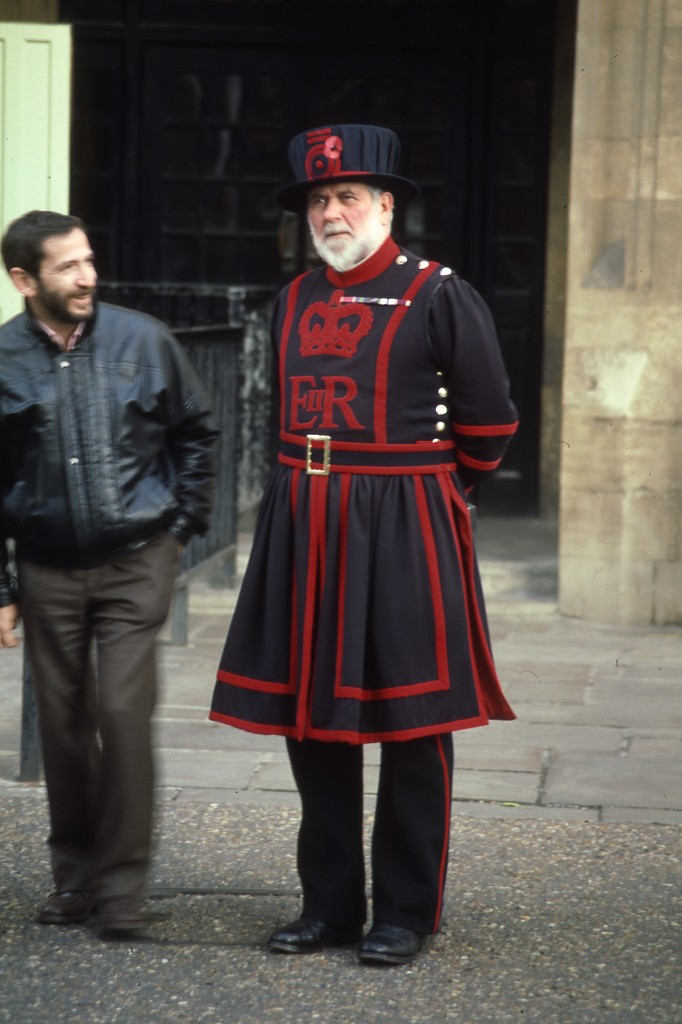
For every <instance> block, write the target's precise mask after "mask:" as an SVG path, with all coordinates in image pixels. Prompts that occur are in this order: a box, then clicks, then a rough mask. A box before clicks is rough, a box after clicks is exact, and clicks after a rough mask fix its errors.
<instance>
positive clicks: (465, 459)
mask: <svg viewBox="0 0 682 1024" xmlns="http://www.w3.org/2000/svg"><path fill="white" fill-rule="evenodd" d="M457 457H458V458H459V461H460V462H461V463H462V465H463V466H468V467H469V469H482V470H491V469H497V467H498V466H499V464H500V463H501V462H502V459H503V456H502V455H500V457H499V459H490V460H487V461H485V462H484V461H483V460H481V459H472V457H471V456H470V455H465V454H464V452H457Z"/></svg>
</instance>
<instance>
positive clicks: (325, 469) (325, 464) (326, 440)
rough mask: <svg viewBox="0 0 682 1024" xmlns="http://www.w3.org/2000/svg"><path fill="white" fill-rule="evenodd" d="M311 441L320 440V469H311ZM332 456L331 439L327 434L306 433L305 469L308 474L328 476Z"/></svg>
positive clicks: (312, 453)
mask: <svg viewBox="0 0 682 1024" xmlns="http://www.w3.org/2000/svg"><path fill="white" fill-rule="evenodd" d="M313 441H321V442H322V445H323V448H322V469H313V455H314V454H315V453H314V452H313ZM331 456H332V439H331V437H330V436H329V434H308V437H307V441H306V449H305V471H306V473H307V474H308V476H329V463H330V462H331Z"/></svg>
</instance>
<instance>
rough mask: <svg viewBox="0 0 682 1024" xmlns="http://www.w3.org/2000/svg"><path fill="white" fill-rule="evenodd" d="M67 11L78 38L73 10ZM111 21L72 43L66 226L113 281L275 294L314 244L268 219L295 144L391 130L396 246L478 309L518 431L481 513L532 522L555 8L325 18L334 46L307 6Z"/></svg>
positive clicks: (282, 221) (207, 6)
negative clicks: (411, 189) (485, 310)
mask: <svg viewBox="0 0 682 1024" xmlns="http://www.w3.org/2000/svg"><path fill="white" fill-rule="evenodd" d="M79 4H80V7H79ZM62 6H63V11H64V14H65V15H68V8H69V7H71V8H72V10H76V8H78V10H79V11H80V17H82V18H84V19H86V16H85V7H84V6H83V4H82V2H81V0H70V2H65V3H63V5H62ZM86 6H88V5H86ZM115 6H117V7H118V8H119V9H120V11H121V12H123V14H124V15H125V16H124V17H123V16H122V17H121V19H120V25H119V26H118V28H116V29H115V28H114V27H113V23H112V22H111V21H110V22H108V23H107V24H104V23H102V24H101V25H98V24H97V23H96V18H94V17H93V16H91V20H89V21H87V20H83V22H82V23H81V24H80V25H76V32H75V37H76V46H75V81H76V83H77V90H76V95H77V96H79V95H80V96H86V97H87V98H86V99H85V100H84V101H83V103H82V105H80V106H78V105H77V107H76V110H75V122H74V172H73V173H74V178H73V208H74V209H75V210H79V209H80V210H83V211H84V214H85V216H86V217H88V218H89V220H90V223H93V224H94V230H95V234H96V235H97V239H98V242H99V245H100V247H103V248H104V250H105V254H106V259H105V266H106V271H107V274H108V275H109V276H110V277H112V278H116V277H118V278H119V279H126V280H133V281H135V280H139V281H149V282H179V283H183V284H195V285H197V286H199V285H202V286H207V285H215V286H218V285H220V284H221V283H228V284H242V285H261V286H267V285H270V286H273V287H274V286H279V285H281V284H282V283H283V281H285V280H288V279H290V277H291V276H292V275H293V274H294V273H295V272H297V271H298V270H300V269H302V268H303V267H304V266H305V265H306V261H307V260H308V259H309V247H308V246H307V245H306V231H305V228H304V227H302V226H300V225H298V224H297V223H296V222H295V220H292V218H291V217H290V216H287V215H282V213H281V211H280V210H279V209H278V207H277V205H276V203H275V200H274V192H275V190H276V188H277V186H278V185H279V184H281V183H282V182H283V181H285V180H288V178H289V170H288V167H287V164H286V146H287V142H288V139H289V138H290V137H291V135H293V134H294V133H295V132H297V131H301V130H303V129H305V128H310V127H313V126H316V125H324V124H333V123H344V122H365V123H377V124H382V125H386V126H388V127H391V128H393V129H394V130H396V131H397V132H398V134H399V135H400V138H401V142H402V149H403V152H402V160H401V171H402V173H404V174H405V175H406V176H408V177H411V178H414V179H415V180H416V181H418V182H419V184H420V185H421V187H422V195H421V197H420V198H419V199H417V200H415V201H413V202H412V203H411V204H409V206H407V207H406V208H405V209H404V210H400V211H398V214H397V217H396V223H395V230H396V235H397V237H398V240H399V241H401V242H402V243H403V244H405V245H407V246H408V247H409V248H411V249H412V250H413V251H415V252H417V253H419V254H423V255H425V256H428V257H430V258H433V259H437V260H441V261H442V262H444V263H446V264H448V265H450V266H452V267H453V268H454V269H456V270H457V272H458V273H460V274H461V276H463V277H465V278H466V279H467V280H469V281H470V282H471V283H472V284H473V285H474V286H475V287H476V288H478V289H479V291H481V293H482V294H483V295H484V297H485V298H486V300H487V301H488V303H489V305H490V306H491V309H492V311H493V314H494V316H495V320H496V323H497V326H498V331H499V334H500V340H501V344H502V348H503V353H504V357H505V361H506V364H507V367H508V370H509V374H510V378H511V383H512V393H513V396H514V399H515V401H516V403H517V405H518V408H519V412H520V417H521V429H520V431H519V434H518V436H517V437H516V438H515V439H514V441H513V443H512V447H511V449H510V451H509V454H508V457H507V459H506V460H505V463H504V466H503V469H502V471H501V472H500V473H499V475H498V476H497V477H496V478H495V480H494V481H491V482H490V483H489V484H486V485H485V488H484V489H481V491H480V493H479V494H478V495H477V498H478V500H479V502H480V503H481V505H482V507H483V509H484V511H490V512H495V513H514V514H515V513H524V514H529V513H530V514H532V513H534V512H535V510H536V505H537V483H538V469H537V467H538V450H539V397H540V379H541V377H540V368H541V355H542V321H543V317H542V311H543V301H544V290H543V285H544V278H543V266H544V255H545V253H544V246H545V220H546V212H545V209H546V188H547V164H548V138H549V93H550V81H551V33H552V9H553V6H554V3H553V0H471V2H468V0H467V2H466V3H453V2H452V0H447V2H444V0H426V3H425V4H422V5H421V6H420V5H415V4H414V2H413V0H365V2H364V3H363V4H358V3H357V2H355V0H346V2H345V3H338V4H333V3H332V4H331V5H330V8H329V10H328V11H327V15H328V17H326V18H325V22H326V21H328V20H329V18H331V21H332V24H333V23H334V11H336V14H337V15H338V18H339V21H338V24H339V26H340V30H339V31H338V32H337V33H336V35H335V34H334V33H330V31H329V29H328V28H326V25H320V24H319V19H318V18H317V15H316V7H315V4H312V3H307V2H306V0H298V2H295V0H270V2H268V3H265V2H261V3H257V2H253V3H251V4H249V3H246V2H242V3H229V4H222V3H221V2H220V0H212V3H205V2H204V3H194V4H188V3H185V2H183V0H175V2H173V3H166V4H165V5H159V4H156V5H155V4H154V3H152V2H147V0H139V2H135V3H125V2H124V0H120V2H119V3H118V4H115ZM91 8H92V5H89V9H90V11H91ZM157 8H158V11H157ZM332 8H334V10H332ZM336 8H338V10H336ZM418 8H419V9H418ZM219 10H220V12H221V14H220V17H218V16H217V14H216V12H218V11H219ZM191 12H194V17H192V13H191ZM420 12H421V13H420ZM162 13H163V21H162V20H161V15H162ZM111 16H112V12H111V11H109V17H110V18H111ZM157 16H158V19H159V20H158V24H155V21H154V18H155V17H157ZM231 17H232V18H233V23H232V24H231V23H230V18H231ZM202 18H203V19H204V21H205V24H204V25H203V27H202V25H201V24H198V21H199V22H200V21H201V19H202ZM358 18H359V19H360V20H359V22H358ZM211 19H213V20H214V22H215V24H214V25H213V26H211V25H210V24H209V22H210V21H211ZM292 19H293V23H292ZM296 19H298V20H296ZM237 23H238V24H237ZM349 23H352V25H353V26H354V30H353V31H348V26H349ZM300 26H303V28H301V29H300V30H299V28H300ZM380 27H381V29H380ZM379 29H380V30H379ZM105 196H106V200H105V199H104V198H103V197H105Z"/></svg>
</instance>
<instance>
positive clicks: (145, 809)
mask: <svg viewBox="0 0 682 1024" xmlns="http://www.w3.org/2000/svg"><path fill="white" fill-rule="evenodd" d="M177 558H178V543H177V541H176V540H175V538H174V537H172V536H171V535H170V534H168V533H166V532H163V533H159V534H157V535H156V536H155V537H153V538H152V540H151V541H150V542H149V543H148V544H146V545H145V546H144V547H143V548H140V550H139V551H135V552H134V553H133V554H131V555H128V556H126V557H124V558H121V559H119V560H118V561H113V562H109V563H108V564H106V565H102V566H99V567H97V568H94V569H73V570H67V569H54V568H49V567H46V566H41V565H36V564H35V563H31V562H27V561H20V563H19V565H18V574H19V589H20V595H21V596H20V607H21V613H22V617H23V620H24V632H25V638H26V646H27V650H28V655H29V659H30V664H31V670H32V674H33V681H34V686H35V691H36V698H37V703H38V714H39V718H40V733H41V740H42V751H43V762H44V768H45V783H46V788H47V797H48V803H49V810H50V837H49V846H50V852H51V858H52V870H53V875H54V880H55V886H56V888H57V891H59V892H66V891H69V890H75V889H89V890H92V891H93V892H94V894H95V897H96V899H104V898H107V897H110V896H120V895H132V896H136V897H139V896H140V895H141V894H142V890H143V887H144V883H145V879H146V872H147V865H148V862H149V856H150V848H151V831H152V813H153V785H154V765H153V757H152V744H151V716H152V712H153V709H154V704H155V699H156V652H155V641H156V636H157V634H158V632H159V630H160V628H161V626H162V625H163V623H164V621H165V619H166V616H167V614H168V609H169V606H170V601H171V597H172V594H173V585H174V580H175V575H176V571H177Z"/></svg>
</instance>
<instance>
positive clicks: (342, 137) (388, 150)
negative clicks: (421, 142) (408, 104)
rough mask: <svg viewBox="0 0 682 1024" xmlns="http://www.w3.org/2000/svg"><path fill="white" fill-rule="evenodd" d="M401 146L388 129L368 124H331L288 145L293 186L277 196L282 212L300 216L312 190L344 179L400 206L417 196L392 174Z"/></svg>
mask: <svg viewBox="0 0 682 1024" xmlns="http://www.w3.org/2000/svg"><path fill="white" fill-rule="evenodd" d="M399 157H400V141H399V139H398V136H397V135H396V134H395V132H392V131H391V130H390V129H389V128H377V127H375V126H374V125H369V124H334V125H329V126H328V127H326V128H311V129H310V130H309V131H306V132H301V133H300V134H299V135H295V136H294V137H293V139H292V140H291V142H290V143H289V163H290V164H291V169H292V171H293V172H294V178H295V179H296V180H295V181H293V182H291V183H290V184H289V185H284V186H283V187H282V188H280V189H279V190H278V192H277V202H278V203H279V204H280V206H282V207H283V208H284V209H285V210H290V211H291V212H292V213H300V212H301V211H302V210H304V209H305V200H306V196H307V194H308V191H309V190H310V187H311V186H312V185H324V184H328V183H331V182H335V181H343V180H344V179H349V180H351V179H352V180H355V181H364V182H366V183H367V184H368V185H379V186H381V187H382V188H385V189H386V191H387V192H392V193H393V195H394V196H395V198H396V199H397V200H398V201H399V202H406V201H407V200H408V199H413V198H414V197H415V196H417V195H419V186H418V185H416V184H415V183H414V182H413V181H410V180H409V179H408V178H402V177H400V175H398V174H396V173H395V172H396V170H397V167H398V159H399Z"/></svg>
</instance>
